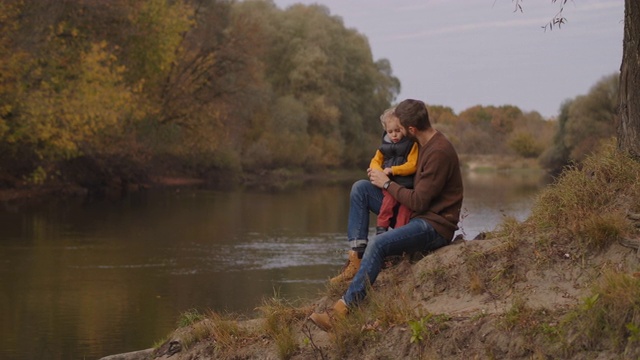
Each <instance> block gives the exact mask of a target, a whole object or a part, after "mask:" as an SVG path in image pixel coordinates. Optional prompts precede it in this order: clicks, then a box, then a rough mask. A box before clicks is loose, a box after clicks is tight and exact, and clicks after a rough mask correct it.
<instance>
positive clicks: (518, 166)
mask: <svg viewBox="0 0 640 360" xmlns="http://www.w3.org/2000/svg"><path fill="white" fill-rule="evenodd" d="M460 163H461V167H462V168H463V169H464V170H466V171H472V172H493V171H529V170H540V167H539V165H538V164H537V161H536V160H535V159H524V158H520V157H516V156H494V155H466V154H463V155H460ZM365 176H366V172H365V171H364V170H344V169H342V170H328V171H319V172H315V173H308V172H304V171H301V170H287V169H279V170H274V171H264V172H260V173H244V174H237V175H234V176H231V177H229V178H226V179H222V178H221V177H220V178H219V179H218V178H211V177H208V178H206V177H193V176H189V175H176V174H157V175H153V176H149V177H148V178H147V179H146V180H145V181H142V182H139V183H123V182H122V181H111V182H110V183H109V185H105V186H103V187H100V188H93V189H89V188H87V187H83V186H81V185H78V184H73V183H62V182H52V183H47V184H44V185H32V184H28V183H26V182H22V183H20V184H18V185H16V186H14V187H11V188H0V202H15V201H25V202H34V201H36V202H37V201H46V200H51V199H56V198H67V197H77V196H80V197H82V196H97V197H113V198H118V197H122V196H123V195H126V194H127V193H131V192H137V191H142V190H144V189H150V188H181V187H206V188H231V187H249V188H253V189H261V190H273V191H281V190H284V189H288V188H295V187H300V186H303V185H304V184H307V183H323V184H350V183H352V182H353V181H355V180H357V179H361V178H364V177H365Z"/></svg>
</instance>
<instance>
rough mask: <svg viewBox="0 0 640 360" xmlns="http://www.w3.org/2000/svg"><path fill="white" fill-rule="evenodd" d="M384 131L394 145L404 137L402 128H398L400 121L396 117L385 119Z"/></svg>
mask: <svg viewBox="0 0 640 360" xmlns="http://www.w3.org/2000/svg"><path fill="white" fill-rule="evenodd" d="M385 131H386V132H387V135H388V136H389V138H390V139H391V141H392V142H394V143H397V142H398V141H400V140H402V138H403V137H404V128H403V127H402V126H400V120H398V118H397V117H390V118H389V119H387V121H386V126H385Z"/></svg>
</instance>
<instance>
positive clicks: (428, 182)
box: [387, 132, 463, 241]
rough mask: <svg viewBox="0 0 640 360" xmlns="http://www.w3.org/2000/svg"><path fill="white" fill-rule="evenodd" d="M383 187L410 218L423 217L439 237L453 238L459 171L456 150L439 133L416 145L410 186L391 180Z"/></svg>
mask: <svg viewBox="0 0 640 360" xmlns="http://www.w3.org/2000/svg"><path fill="white" fill-rule="evenodd" d="M387 190H388V191H389V193H391V195H392V196H393V197H395V198H396V199H397V200H398V201H399V202H400V203H401V204H403V205H405V206H407V207H408V208H409V209H411V210H412V214H411V218H414V217H417V218H421V219H425V220H426V221H427V222H428V223H429V224H431V226H433V228H434V229H435V230H436V231H437V232H438V233H439V234H440V235H442V237H444V238H445V239H447V240H449V241H451V240H452V239H453V234H454V233H455V231H456V230H458V221H459V220H460V209H461V208H462V197H463V187H462V174H461V173H460V163H459V160H458V154H457V153H456V150H455V149H454V148H453V145H451V142H449V140H448V139H447V138H446V137H445V136H444V135H443V134H442V133H440V132H436V133H435V134H434V135H433V137H432V138H431V139H430V140H429V141H428V142H427V143H426V144H425V145H424V146H421V147H420V150H419V153H418V164H417V171H416V174H415V177H414V180H413V189H407V188H404V187H402V186H400V185H398V184H396V183H391V185H390V186H389V188H388V189H387Z"/></svg>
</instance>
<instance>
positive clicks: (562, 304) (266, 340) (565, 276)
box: [106, 149, 640, 360]
mask: <svg viewBox="0 0 640 360" xmlns="http://www.w3.org/2000/svg"><path fill="white" fill-rule="evenodd" d="M638 177H640V164H638V163H636V162H634V161H632V160H630V159H629V158H626V157H624V156H622V155H620V154H617V153H616V152H615V150H612V149H608V150H607V151H606V152H605V154H601V155H600V156H599V157H593V158H591V159H588V160H586V161H585V163H584V164H583V167H582V168H581V169H580V170H578V169H572V170H569V171H567V172H565V173H564V174H563V175H562V176H561V177H560V178H559V179H558V181H557V182H556V183H555V184H554V186H552V187H549V188H547V189H546V190H545V191H544V192H543V194H541V196H540V197H539V198H538V200H537V203H536V204H535V206H534V208H533V210H532V214H531V216H530V217H529V218H528V219H527V220H525V221H523V222H518V221H516V220H514V219H505V221H504V223H503V224H501V225H500V226H499V227H498V228H497V229H496V230H495V231H492V232H490V233H487V234H485V239H484V240H477V241H463V240H458V241H455V242H454V243H453V244H451V245H449V246H446V247H444V248H441V249H438V250H436V251H434V252H433V253H430V254H427V255H426V256H424V257H422V258H415V257H412V258H408V257H405V258H402V259H397V260H398V261H394V262H393V265H392V266H390V267H389V268H387V269H385V270H384V271H383V272H382V273H381V275H380V277H379V278H378V280H377V281H376V283H375V284H374V285H373V287H372V289H371V291H370V292H369V296H368V298H367V300H366V301H365V302H364V303H363V304H362V306H360V307H357V308H354V309H351V312H350V313H349V314H348V315H347V316H346V317H345V318H343V319H338V320H336V321H335V323H334V329H333V331H332V332H331V333H326V332H323V331H321V330H319V329H318V328H316V327H315V326H313V325H312V324H311V323H310V322H309V321H308V320H307V316H308V315H309V314H310V313H311V312H312V311H324V310H326V309H327V308H329V307H330V305H331V304H332V303H333V302H335V301H336V300H337V299H338V298H339V296H340V294H342V293H343V292H344V290H345V288H346V286H347V285H346V284H341V285H337V286H329V285H327V287H326V290H325V292H324V293H323V294H321V296H319V298H318V299H317V300H316V301H314V302H312V303H305V304H295V303H293V302H291V301H289V300H287V299H281V298H272V299H268V300H265V302H264V304H263V305H262V306H260V307H259V309H260V311H261V313H262V316H261V317H259V318H256V319H238V318H234V317H231V316H226V315H224V314H217V313H209V314H200V313H197V312H196V313H193V312H191V313H185V314H184V315H183V317H182V319H181V326H180V327H179V328H178V329H177V330H176V331H174V332H172V333H171V334H169V335H168V336H167V338H166V339H164V340H162V341H160V342H159V343H158V344H157V346H155V347H153V348H151V349H148V350H145V351H143V352H141V353H138V355H135V356H134V355H132V354H128V355H127V356H132V357H122V358H123V359H124V358H126V359H128V360H131V359H152V358H156V359H194V358H198V359H218V358H234V359H238V358H242V359H308V358H318V359H343V358H360V359H380V358H394V359H461V358H470V359H484V358H499V359H531V358H540V359H542V358H564V359H589V358H598V359H635V358H639V357H640V330H639V329H640V305H639V304H638V303H637V299H638V298H640V260H639V257H638V247H640V220H639V219H640V215H638V213H640V207H639V206H640V205H638V204H640V184H638V183H637V178H638ZM106 359H110V360H111V359H119V357H107V358H106Z"/></svg>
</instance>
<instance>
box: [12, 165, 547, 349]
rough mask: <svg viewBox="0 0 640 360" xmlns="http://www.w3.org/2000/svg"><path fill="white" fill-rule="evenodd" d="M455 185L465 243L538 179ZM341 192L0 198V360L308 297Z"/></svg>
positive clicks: (334, 255)
mask: <svg viewBox="0 0 640 360" xmlns="http://www.w3.org/2000/svg"><path fill="white" fill-rule="evenodd" d="M464 181H465V203H464V219H463V221H462V231H461V232H464V234H465V237H466V238H472V237H473V236H475V235H476V234H477V233H478V232H480V231H484V230H490V229H492V228H493V227H494V226H495V224H496V223H497V222H498V221H500V220H501V217H502V216H503V214H509V215H512V216H516V217H518V218H523V217H524V216H526V214H528V211H529V207H530V204H531V201H532V198H533V196H534V195H535V193H536V192H537V191H538V190H539V188H540V186H542V185H544V181H541V180H540V174H539V173H537V174H536V175H532V174H507V175H499V174H498V175H496V174H465V179H464ZM348 193H349V186H314V187H308V188H305V189H299V190H294V191H285V192H280V193H276V194H271V193H264V192H252V191H233V192H221V191H202V190H201V191H196V190H181V191H177V192H176V191H172V192H149V193H146V194H137V195H135V196H132V197H129V198H127V199H122V200H121V201H114V202H109V201H103V202H83V201H79V200H68V201H63V202H55V203H50V204H47V205H40V206H30V207H15V206H13V207H8V206H5V207H4V208H3V209H0V229H2V230H1V232H0V277H1V279H2V280H1V281H0V316H2V319H3V321H2V322H1V324H2V325H0V358H2V359H69V358H74V359H75V358H98V357H101V356H104V355H108V354H113V353H118V352H125V351H133V350H139V349H143V348H147V347H149V346H151V345H152V344H153V343H154V342H156V341H157V340H159V339H162V338H164V337H165V336H166V335H167V334H168V333H169V332H170V331H171V330H173V329H174V328H175V321H176V319H177V317H178V315H179V314H180V313H182V312H184V311H187V310H189V309H198V310H200V311H206V310H207V309H213V310H215V311H222V312H224V311H232V312H240V313H245V314H249V315H251V314H252V313H253V311H254V308H255V307H256V306H259V305H260V302H261V299H263V298H266V297H270V296H273V294H274V292H278V293H279V294H280V296H284V297H286V298H289V299H298V298H315V297H316V296H317V294H318V292H319V291H321V290H323V289H324V286H325V282H326V280H327V279H328V278H329V277H330V276H332V275H334V274H335V272H336V271H337V270H338V269H339V267H340V265H341V264H342V261H343V259H344V252H343V251H342V250H344V249H346V237H345V229H346V219H347V213H348ZM5 205H6V204H5ZM372 224H373V222H372ZM343 246H344V247H343Z"/></svg>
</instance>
